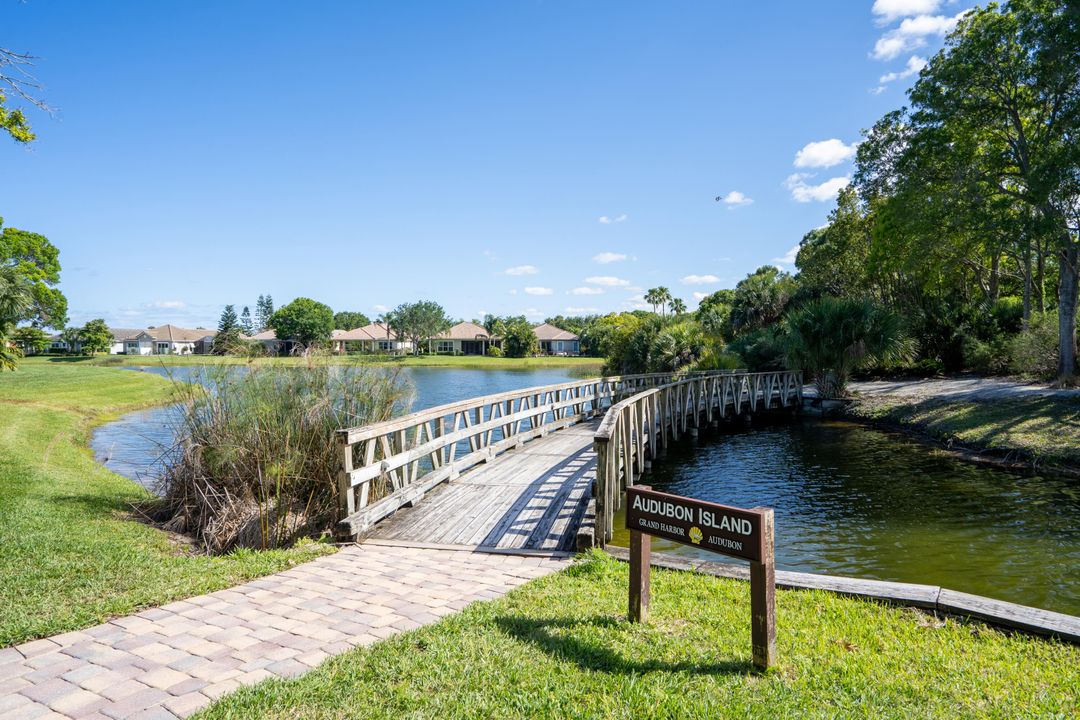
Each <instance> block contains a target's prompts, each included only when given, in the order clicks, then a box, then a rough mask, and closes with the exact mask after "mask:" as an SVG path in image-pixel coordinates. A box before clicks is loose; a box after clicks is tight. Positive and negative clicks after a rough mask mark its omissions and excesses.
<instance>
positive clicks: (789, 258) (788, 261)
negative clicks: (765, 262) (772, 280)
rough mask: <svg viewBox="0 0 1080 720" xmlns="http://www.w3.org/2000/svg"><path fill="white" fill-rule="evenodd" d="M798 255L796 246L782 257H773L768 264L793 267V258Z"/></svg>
mask: <svg viewBox="0 0 1080 720" xmlns="http://www.w3.org/2000/svg"><path fill="white" fill-rule="evenodd" d="M798 254H799V246H798V245H796V246H795V247H793V248H791V249H790V250H788V251H787V252H786V253H784V256H783V257H774V258H773V259H772V260H770V261H769V262H771V263H775V264H777V265H794V264H795V257H796V256H797V255H798Z"/></svg>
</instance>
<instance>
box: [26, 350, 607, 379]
mask: <svg viewBox="0 0 1080 720" xmlns="http://www.w3.org/2000/svg"><path fill="white" fill-rule="evenodd" d="M327 361H328V362H335V361H337V362H340V363H342V364H355V363H363V364H367V365H374V366H380V367H448V368H463V369H470V370H543V369H554V368H576V369H580V370H582V372H587V373H593V374H597V375H599V374H600V368H601V367H602V366H603V364H604V361H603V359H602V358H584V357H546V356H545V357H532V358H492V357H485V356H483V355H457V356H455V355H418V356H414V355H407V356H402V357H390V356H385V355H341V356H337V357H331V358H329V359H328V360H327ZM24 363H26V364H29V365H36V364H40V363H51V364H55V365H69V364H70V365H94V366H116V365H161V364H164V365H207V364H223V365H247V364H249V363H267V364H279V365H302V364H303V363H304V360H303V359H302V358H295V357H266V358H256V359H249V358H246V357H221V356H217V355H131V356H128V355H98V356H96V357H82V356H66V355H60V356H51V357H32V358H27V359H26V360H25V361H24Z"/></svg>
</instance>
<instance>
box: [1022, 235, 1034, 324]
mask: <svg viewBox="0 0 1080 720" xmlns="http://www.w3.org/2000/svg"><path fill="white" fill-rule="evenodd" d="M1031 290H1032V288H1031V243H1030V241H1029V242H1026V243H1024V324H1023V327H1024V330H1027V329H1028V328H1029V327H1031Z"/></svg>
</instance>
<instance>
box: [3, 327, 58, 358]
mask: <svg viewBox="0 0 1080 720" xmlns="http://www.w3.org/2000/svg"><path fill="white" fill-rule="evenodd" d="M11 339H12V341H13V342H14V343H15V344H16V345H18V346H19V348H20V349H21V350H22V351H23V352H24V353H31V352H44V351H45V349H46V348H47V347H49V335H48V333H46V332H45V331H44V330H42V329H41V328H36V327H21V328H17V329H16V330H15V332H13V333H12V334H11Z"/></svg>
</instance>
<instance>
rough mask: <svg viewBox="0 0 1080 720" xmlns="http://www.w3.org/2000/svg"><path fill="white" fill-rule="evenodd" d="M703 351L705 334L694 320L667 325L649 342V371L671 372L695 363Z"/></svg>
mask: <svg viewBox="0 0 1080 720" xmlns="http://www.w3.org/2000/svg"><path fill="white" fill-rule="evenodd" d="M704 351H705V336H704V334H703V333H702V331H701V326H700V325H698V324H697V323H696V322H694V321H687V322H679V323H675V324H674V325H669V326H668V327H666V328H664V329H663V330H661V331H660V332H658V333H657V334H656V335H655V336H654V337H653V338H652V341H651V342H650V343H649V350H648V370H649V372H673V371H675V370H681V369H683V368H685V367H688V366H690V365H693V364H695V363H696V362H697V361H698V360H699V359H700V358H701V356H702V354H703V353H704Z"/></svg>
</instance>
